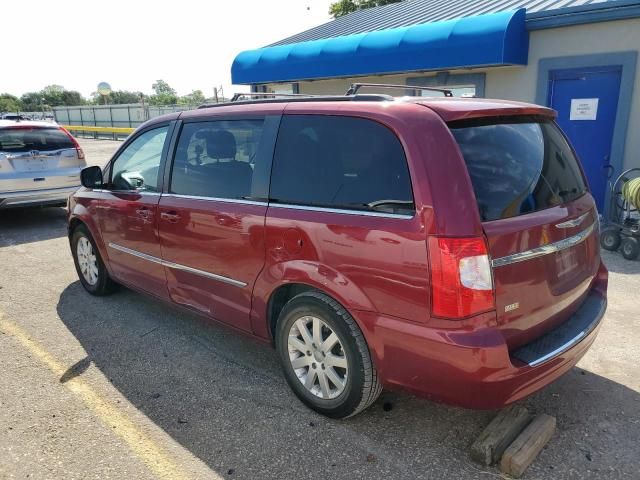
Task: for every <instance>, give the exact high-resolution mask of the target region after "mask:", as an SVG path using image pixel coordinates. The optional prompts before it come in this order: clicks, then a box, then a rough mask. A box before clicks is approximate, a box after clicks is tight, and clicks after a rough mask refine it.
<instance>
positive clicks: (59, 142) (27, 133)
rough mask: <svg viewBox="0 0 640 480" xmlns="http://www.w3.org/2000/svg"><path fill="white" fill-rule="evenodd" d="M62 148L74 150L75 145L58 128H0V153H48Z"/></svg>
mask: <svg viewBox="0 0 640 480" xmlns="http://www.w3.org/2000/svg"><path fill="white" fill-rule="evenodd" d="M63 148H75V145H74V144H73V141H72V140H71V138H70V137H69V135H67V134H66V133H65V132H63V131H62V130H60V129H58V128H38V127H34V128H30V127H26V126H24V127H10V128H0V151H2V152H16V153H18V152H30V151H32V150H38V151H40V152H48V151H53V150H60V149H63Z"/></svg>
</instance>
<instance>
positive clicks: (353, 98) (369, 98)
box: [198, 92, 393, 109]
mask: <svg viewBox="0 0 640 480" xmlns="http://www.w3.org/2000/svg"><path fill="white" fill-rule="evenodd" d="M244 95H246V96H248V97H254V96H255V97H261V96H266V97H271V98H253V99H249V100H239V98H241V97H242V96H244ZM278 97H284V98H278ZM392 100H393V97H392V96H390V95H381V94H365V95H362V94H360V95H306V94H302V93H268V92H246V93H236V94H234V95H233V97H232V99H231V102H226V103H205V104H203V105H200V106H199V107H198V109H201V108H213V107H224V106H229V105H232V104H239V105H248V104H253V103H281V102H291V103H301V102H388V101H392Z"/></svg>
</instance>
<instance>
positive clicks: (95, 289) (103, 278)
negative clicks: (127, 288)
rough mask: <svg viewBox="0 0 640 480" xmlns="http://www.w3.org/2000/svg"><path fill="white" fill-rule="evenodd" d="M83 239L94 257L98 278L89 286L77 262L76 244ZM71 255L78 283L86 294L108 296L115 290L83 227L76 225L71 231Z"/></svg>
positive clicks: (85, 228) (97, 252) (98, 254)
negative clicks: (87, 243) (91, 249)
mask: <svg viewBox="0 0 640 480" xmlns="http://www.w3.org/2000/svg"><path fill="white" fill-rule="evenodd" d="M83 238H86V239H87V240H88V241H89V243H90V244H91V246H92V248H93V252H94V254H95V257H96V264H97V269H98V278H97V281H96V282H95V283H94V284H91V283H89V282H88V281H87V279H86V278H85V276H84V274H83V273H82V270H81V267H80V263H79V260H78V242H79V241H80V240H81V239H83ZM71 255H72V256H73V263H74V264H75V266H76V272H77V273H78V278H79V279H80V283H82V286H83V287H84V289H85V290H86V291H87V292H89V293H90V294H91V295H96V296H103V295H108V294H110V293H112V292H113V291H114V290H115V287H116V284H115V283H114V282H113V280H111V278H110V277H109V273H108V272H107V269H106V267H105V266H104V262H103V261H102V257H101V256H100V251H99V250H98V248H97V247H96V243H95V241H94V240H93V237H92V236H91V234H90V233H89V230H87V227H85V226H84V225H78V226H77V227H76V228H75V229H74V230H73V234H72V235H71Z"/></svg>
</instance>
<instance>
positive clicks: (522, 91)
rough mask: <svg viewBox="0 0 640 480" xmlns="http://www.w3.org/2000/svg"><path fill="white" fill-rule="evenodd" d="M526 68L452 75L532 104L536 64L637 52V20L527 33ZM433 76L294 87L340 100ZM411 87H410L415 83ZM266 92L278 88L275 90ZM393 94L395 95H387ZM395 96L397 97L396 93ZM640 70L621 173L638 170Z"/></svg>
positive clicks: (489, 92)
mask: <svg viewBox="0 0 640 480" xmlns="http://www.w3.org/2000/svg"><path fill="white" fill-rule="evenodd" d="M530 35H531V36H530V47H529V64H528V65H527V66H526V67H499V68H488V69H468V70H460V71H457V72H451V73H452V74H455V73H470V72H473V73H480V72H484V73H485V74H486V84H485V89H486V92H485V96H486V97H488V98H504V99H507V100H520V101H525V102H535V99H536V90H537V82H538V63H539V61H540V60H541V59H544V58H552V57H563V56H575V55H588V54H597V53H610V52H627V51H638V50H639V49H640V19H630V20H618V21H612V22H602V23H593V24H588V25H577V26H572V27H562V28H553V29H547V30H536V31H532V32H531V33H530ZM432 75H435V72H424V73H415V72H414V73H411V74H400V75H378V76H369V77H357V78H339V79H330V80H315V81H304V82H299V83H298V88H299V93H308V94H315V95H331V94H334V95H335V94H338V95H341V94H344V93H345V92H346V90H347V89H348V88H349V85H350V84H351V83H353V82H356V81H357V82H371V83H393V84H401V85H402V84H407V83H409V84H410V83H411V79H412V78H415V77H425V76H432ZM414 83H415V82H414ZM268 88H269V89H270V90H271V89H277V88H281V87H280V86H279V85H278V84H272V85H269V86H268ZM390 93H391V94H395V92H393V91H392V92H390ZM398 93H399V92H398ZM638 132H640V64H639V65H638V69H637V71H636V76H635V82H634V88H633V96H632V108H631V114H630V118H629V126H628V130H627V140H626V147H625V154H624V168H631V167H640V135H638Z"/></svg>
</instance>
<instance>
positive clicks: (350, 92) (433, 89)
mask: <svg viewBox="0 0 640 480" xmlns="http://www.w3.org/2000/svg"><path fill="white" fill-rule="evenodd" d="M362 87H374V88H402V89H404V90H427V91H430V92H440V93H442V94H444V96H445V97H453V93H452V92H451V90H448V89H446V88H436V87H418V86H416V85H393V84H389V83H352V84H351V87H349V90H347V93H345V95H355V94H357V93H358V90H360V89H361V88H362Z"/></svg>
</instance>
